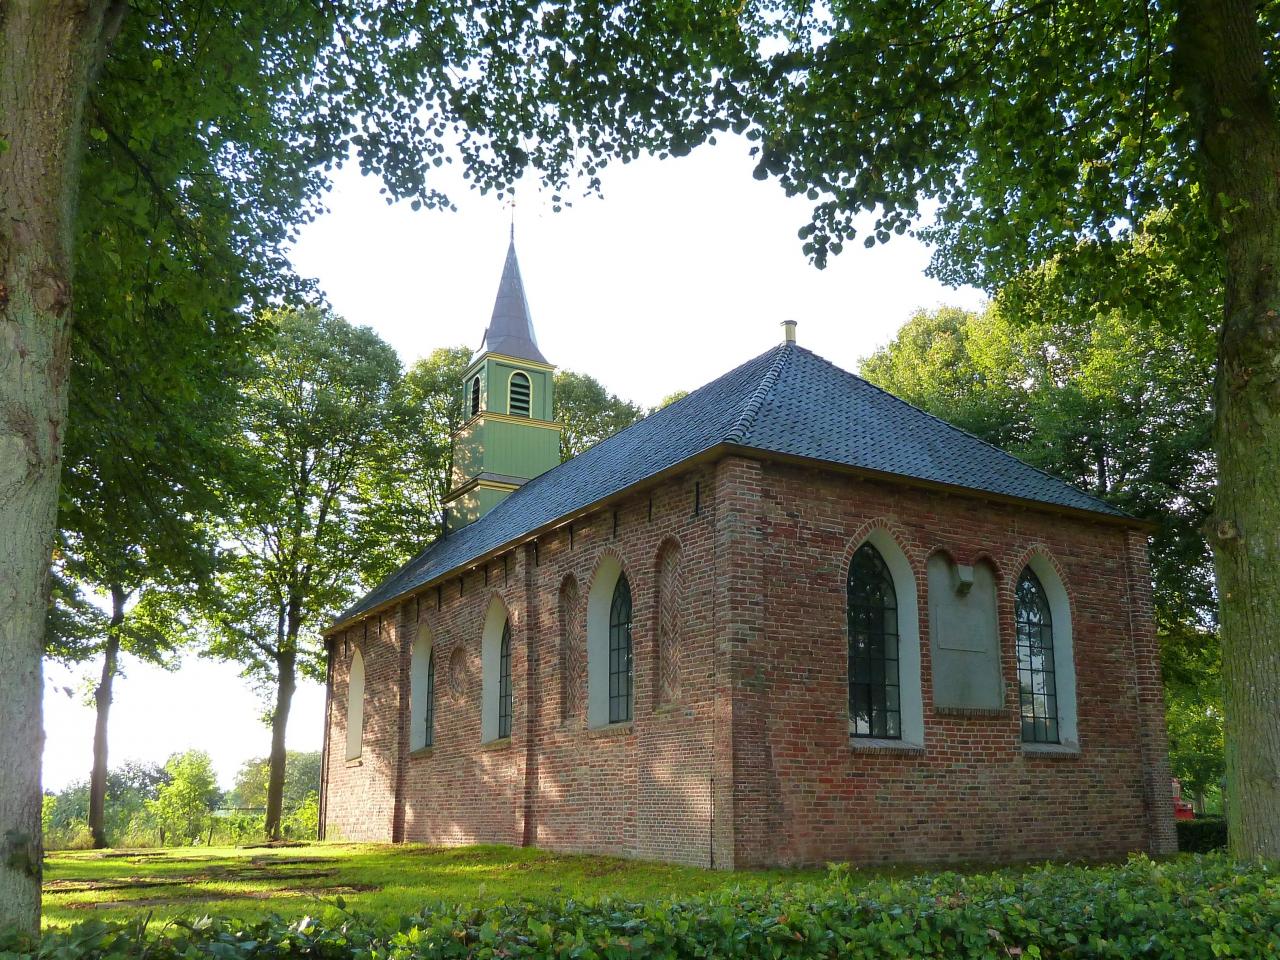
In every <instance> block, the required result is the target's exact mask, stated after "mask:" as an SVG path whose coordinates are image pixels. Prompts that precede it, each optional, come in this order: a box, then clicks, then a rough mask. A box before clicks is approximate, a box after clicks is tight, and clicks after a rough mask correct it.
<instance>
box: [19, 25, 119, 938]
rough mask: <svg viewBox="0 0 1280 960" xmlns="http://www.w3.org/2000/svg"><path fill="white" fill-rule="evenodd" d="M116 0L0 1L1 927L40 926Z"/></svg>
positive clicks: (33, 927) (26, 927) (28, 927)
mask: <svg viewBox="0 0 1280 960" xmlns="http://www.w3.org/2000/svg"><path fill="white" fill-rule="evenodd" d="M124 8H125V4H124V3H120V4H118V7H117V6H113V4H112V3H110V2H108V0H79V2H76V0H65V2H57V0H4V3H3V5H0V139H2V140H3V141H4V142H3V143H0V664H3V669H0V730H3V731H4V736H3V737H0V770H2V771H4V774H3V776H0V927H3V926H6V925H16V926H18V927H19V928H20V929H24V930H27V931H30V932H33V933H34V932H35V931H36V930H37V929H38V928H39V922H40V869H41V858H42V854H41V841H40V751H41V746H42V743H43V733H42V730H41V702H40V701H41V696H42V694H43V692H44V689H43V679H42V671H41V665H40V657H41V653H42V647H43V640H44V626H45V616H46V613H47V608H48V590H49V555H50V551H51V549H52V547H53V539H54V530H55V526H54V523H55V513H56V507H57V499H58V476H59V471H60V469H61V458H62V437H63V426H64V421H65V418H66V409H67V376H68V373H69V370H70V358H69V355H68V350H69V347H70V330H71V262H72V230H73V224H74V219H75V208H76V185H77V183H78V180H79V168H80V142H81V132H80V127H81V117H82V115H83V112H84V101H85V97H86V95H87V93H88V89H89V84H90V82H91V79H92V76H93V73H94V70H95V68H96V66H97V63H98V60H99V59H100V57H101V51H102V50H103V49H105V45H106V42H107V38H108V37H109V35H110V34H112V33H113V32H114V29H115V26H116V25H117V24H118V18H119V16H122V15H123V12H124Z"/></svg>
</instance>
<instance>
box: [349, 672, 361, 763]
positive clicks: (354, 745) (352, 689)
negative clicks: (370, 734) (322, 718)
mask: <svg viewBox="0 0 1280 960" xmlns="http://www.w3.org/2000/svg"><path fill="white" fill-rule="evenodd" d="M363 743H364V656H363V655H362V654H361V653H360V651H359V649H357V650H355V651H354V652H353V653H352V654H351V666H350V672H349V673H348V675H347V759H348V760H358V759H360V750H361V747H362V746H363Z"/></svg>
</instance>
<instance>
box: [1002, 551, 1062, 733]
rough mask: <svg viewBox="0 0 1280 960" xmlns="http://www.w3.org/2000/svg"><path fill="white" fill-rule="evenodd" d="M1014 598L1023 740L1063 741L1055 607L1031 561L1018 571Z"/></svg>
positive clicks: (1020, 723) (1016, 657)
mask: <svg viewBox="0 0 1280 960" xmlns="http://www.w3.org/2000/svg"><path fill="white" fill-rule="evenodd" d="M1013 598H1014V600H1013V609H1014V615H1013V623H1014V637H1015V645H1014V650H1015V659H1016V661H1017V670H1018V721H1019V728H1020V731H1021V737H1022V742H1023V743H1027V744H1035V745H1044V744H1061V743H1062V726H1061V709H1060V707H1059V703H1058V679H1057V673H1058V671H1057V653H1056V651H1055V649H1054V627H1053V608H1052V606H1051V605H1050V603H1049V596H1048V594H1047V593H1046V592H1045V589H1044V584H1043V583H1042V582H1041V580H1040V578H1039V577H1038V576H1036V572H1035V571H1034V570H1032V569H1031V566H1030V565H1029V564H1028V565H1027V566H1025V567H1023V569H1022V573H1021V574H1019V575H1018V582H1017V584H1016V585H1015V586H1014V591H1013ZM1037 648H1038V650H1037ZM1037 652H1038V654H1039V657H1038V664H1039V665H1037ZM1037 680H1038V681H1039V683H1038V684H1037ZM1037 686H1039V687H1040V690H1039V691H1037V689H1036V688H1037Z"/></svg>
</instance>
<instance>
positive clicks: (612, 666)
mask: <svg viewBox="0 0 1280 960" xmlns="http://www.w3.org/2000/svg"><path fill="white" fill-rule="evenodd" d="M631 686H632V683H631V585H630V584H628V583H627V578H626V576H621V577H619V578H618V582H617V584H615V585H614V588H613V601H612V602H611V603H610V605H609V722H610V723H621V722H623V721H624V720H630V719H631Z"/></svg>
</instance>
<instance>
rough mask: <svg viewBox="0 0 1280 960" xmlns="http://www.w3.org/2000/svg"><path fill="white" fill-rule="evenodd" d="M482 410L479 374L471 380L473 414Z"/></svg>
mask: <svg viewBox="0 0 1280 960" xmlns="http://www.w3.org/2000/svg"><path fill="white" fill-rule="evenodd" d="M479 412H480V377H479V375H477V376H476V377H474V378H473V379H472V381H471V416H473V417H474V416H475V415H476V414H477V413H479Z"/></svg>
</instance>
